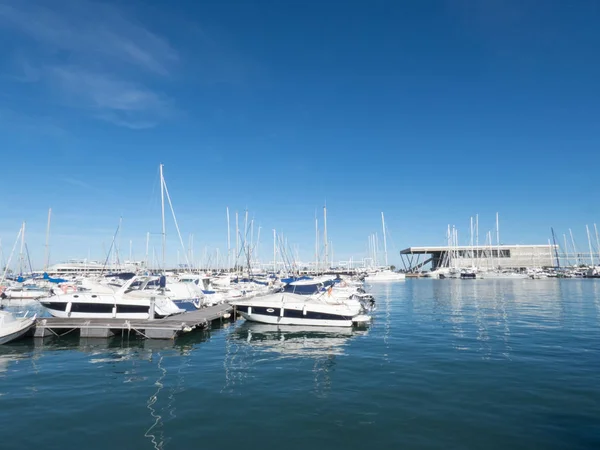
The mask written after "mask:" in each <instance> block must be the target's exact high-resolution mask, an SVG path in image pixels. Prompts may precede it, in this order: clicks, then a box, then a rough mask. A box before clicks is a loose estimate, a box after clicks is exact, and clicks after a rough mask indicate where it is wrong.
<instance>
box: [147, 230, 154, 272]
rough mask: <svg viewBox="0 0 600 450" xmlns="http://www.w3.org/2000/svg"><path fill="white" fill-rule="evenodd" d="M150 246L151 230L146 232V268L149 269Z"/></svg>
mask: <svg viewBox="0 0 600 450" xmlns="http://www.w3.org/2000/svg"><path fill="white" fill-rule="evenodd" d="M149 246H150V232H149V231H148V232H146V269H148V248H149ZM152 263H154V257H152Z"/></svg>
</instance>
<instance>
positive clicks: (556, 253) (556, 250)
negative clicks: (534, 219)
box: [550, 227, 560, 269]
mask: <svg viewBox="0 0 600 450" xmlns="http://www.w3.org/2000/svg"><path fill="white" fill-rule="evenodd" d="M550 230H552V243H553V244H554V254H555V256H556V267H558V268H559V269H560V259H559V257H558V245H556V235H555V234H554V228H552V227H550ZM550 257H552V248H550Z"/></svg>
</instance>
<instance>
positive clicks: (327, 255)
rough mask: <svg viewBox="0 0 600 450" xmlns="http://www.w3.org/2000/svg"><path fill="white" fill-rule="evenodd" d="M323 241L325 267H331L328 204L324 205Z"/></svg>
mask: <svg viewBox="0 0 600 450" xmlns="http://www.w3.org/2000/svg"><path fill="white" fill-rule="evenodd" d="M323 242H324V244H325V267H324V269H325V270H327V269H329V267H328V264H329V248H328V241H327V205H325V206H323Z"/></svg>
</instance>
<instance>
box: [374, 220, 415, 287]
mask: <svg viewBox="0 0 600 450" xmlns="http://www.w3.org/2000/svg"><path fill="white" fill-rule="evenodd" d="M381 226H382V228H383V250H384V254H385V267H384V268H378V269H375V270H373V271H370V272H367V276H366V277H365V281H366V282H368V283H377V282H383V283H389V282H394V281H402V280H405V279H406V275H405V274H403V273H399V272H394V271H393V270H391V268H390V267H389V266H388V254H387V234H386V227H385V217H384V215H383V212H382V213H381Z"/></svg>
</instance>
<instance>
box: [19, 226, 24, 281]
mask: <svg viewBox="0 0 600 450" xmlns="http://www.w3.org/2000/svg"><path fill="white" fill-rule="evenodd" d="M24 248H25V222H23V225H22V233H21V250H20V251H19V275H21V274H23V264H24V262H25V260H24V257H25V256H24V255H23V250H24Z"/></svg>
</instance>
